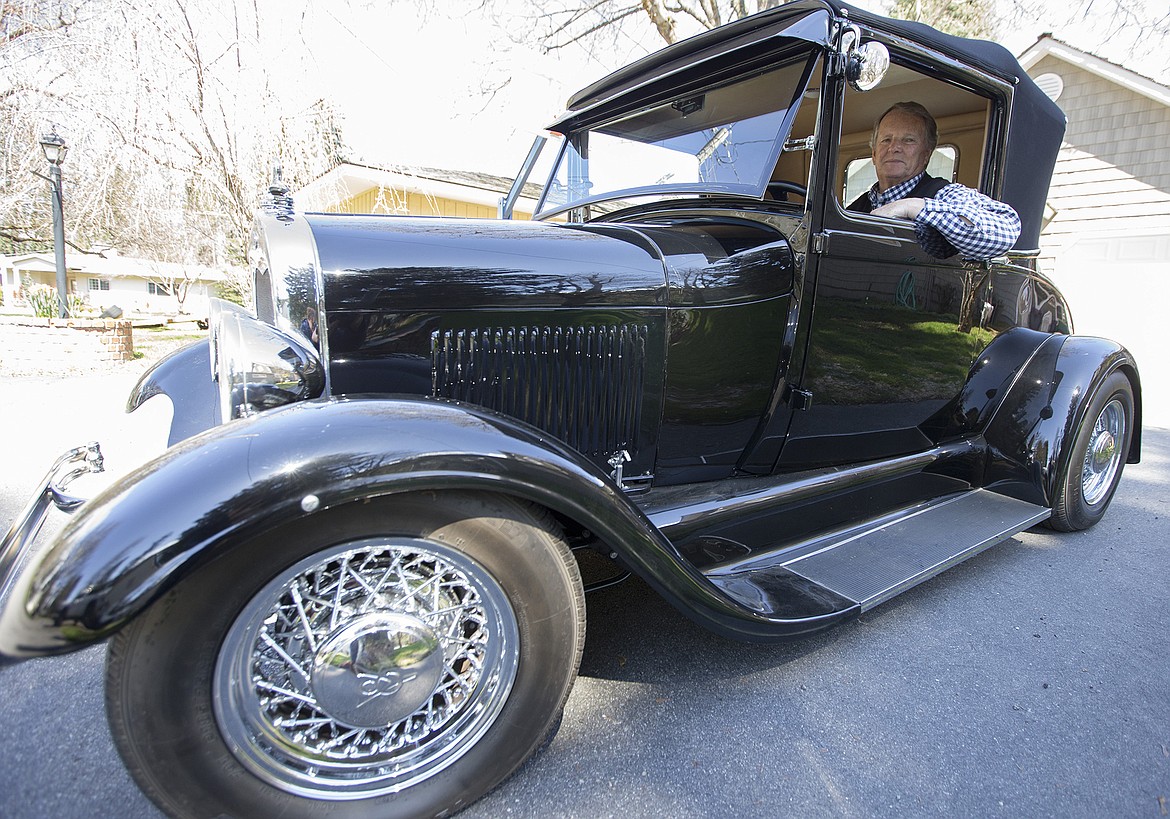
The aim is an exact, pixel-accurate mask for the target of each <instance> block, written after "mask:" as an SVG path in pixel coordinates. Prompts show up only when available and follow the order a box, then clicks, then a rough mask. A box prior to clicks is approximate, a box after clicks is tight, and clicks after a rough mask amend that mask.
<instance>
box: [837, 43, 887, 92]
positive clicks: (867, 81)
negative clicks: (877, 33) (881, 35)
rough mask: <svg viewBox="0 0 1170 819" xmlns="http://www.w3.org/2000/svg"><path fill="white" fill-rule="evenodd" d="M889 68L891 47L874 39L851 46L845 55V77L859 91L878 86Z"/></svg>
mask: <svg viewBox="0 0 1170 819" xmlns="http://www.w3.org/2000/svg"><path fill="white" fill-rule="evenodd" d="M854 42H856V41H854ZM889 68H890V51H889V49H888V48H886V47H885V46H884V45H882V44H881V43H878V42H874V41H873V40H871V41H870V42H868V43H865V44H864V45H860V46H856V45H855V46H853V47H851V48H850V49H849V52H848V53H847V54H846V55H845V79H846V80H847V81H848V82H849V84H850V85H852V86H853V87H854V88H856V89H857V90H858V91H869V90H870V89H871V88H876V87H877V85H878V83H880V82H881V81H882V78H883V77H885V76H886V71H888V70H889Z"/></svg>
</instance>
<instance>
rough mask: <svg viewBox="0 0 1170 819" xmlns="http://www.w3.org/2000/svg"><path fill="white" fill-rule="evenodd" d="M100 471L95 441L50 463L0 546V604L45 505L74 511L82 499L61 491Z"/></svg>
mask: <svg viewBox="0 0 1170 819" xmlns="http://www.w3.org/2000/svg"><path fill="white" fill-rule="evenodd" d="M103 469H104V466H103V459H102V451H101V446H100V445H99V444H98V443H97V442H96V441H94V442H92V443H89V444H86V445H85V446H79V447H75V448H73V449H71V450H69V451H68V452H66V453H65V454H64V455H62V456H61V457H60V458H58V459H57V460H56V461H55V462H54V463H53V466H52V467H50V469H49V471H48V472H47V473H46V474H45V477H44V478H43V479H42V480H41V483H40V485H39V486H38V488H37V490H36V492H35V493H34V495H33V497H32V499H31V500H30V501H29V502H28V504H27V505H26V506H25V507H24V510H23V511H22V512H21V513H20V514H19V515H18V516H17V517H16V520H14V521H13V522H12V527H11V528H10V529H9V530H8V534H6V535H5V536H4V540H3V542H0V601H2V600H4V599H5V598H6V597H7V596H8V593H9V591H10V589H11V588H12V586H13V584H14V583H15V581H16V577H17V575H19V574H20V568H21V566H22V565H23V563H24V561H25V558H27V556H28V553H29V551H30V547H31V546H32V543H33V541H34V540H35V539H36V536H37V533H38V532H40V530H41V524H42V523H44V521H45V516H46V515H47V514H48V512H49V504H53V505H54V506H56V507H57V508H58V509H60V510H61V511H63V512H73V511H75V510H76V509H77V508H78V507H79V506H81V504H83V503H84V502H85V499H84V498H77V497H73V496H71V495H67V494H65V490H66V489H67V488H68V487H69V484H70V483H72V482H73V480H74V479H75V478H78V477H80V476H81V475H86V474H92V473H98V472H102V471H103Z"/></svg>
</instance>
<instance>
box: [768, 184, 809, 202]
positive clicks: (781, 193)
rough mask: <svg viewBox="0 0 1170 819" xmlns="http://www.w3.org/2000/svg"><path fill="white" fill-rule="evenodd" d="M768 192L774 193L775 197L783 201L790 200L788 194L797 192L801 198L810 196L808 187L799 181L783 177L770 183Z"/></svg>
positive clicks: (773, 196)
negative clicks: (790, 180) (791, 180)
mask: <svg viewBox="0 0 1170 819" xmlns="http://www.w3.org/2000/svg"><path fill="white" fill-rule="evenodd" d="M767 190H768V193H770V194H771V195H772V198H773V199H777V200H779V201H781V202H787V201H788V194H790V193H795V194H796V195H797V196H799V197H800V198H801V199H807V198H808V188H806V187H805V186H804V185H801V184H800V183H798V182H789V181H788V180H787V179H781V180H779V181H776V182H769V183H768V188H767Z"/></svg>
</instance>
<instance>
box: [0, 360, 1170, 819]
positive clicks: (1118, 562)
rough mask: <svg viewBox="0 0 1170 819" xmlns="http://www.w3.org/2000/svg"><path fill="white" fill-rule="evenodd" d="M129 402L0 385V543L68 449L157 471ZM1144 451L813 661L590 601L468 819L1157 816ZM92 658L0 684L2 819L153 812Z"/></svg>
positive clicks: (1152, 566)
mask: <svg viewBox="0 0 1170 819" xmlns="http://www.w3.org/2000/svg"><path fill="white" fill-rule="evenodd" d="M131 381H132V379H131V378H130V376H129V375H127V374H123V375H119V376H116V377H107V378H97V377H88V378H81V379H74V380H72V381H70V382H52V381H29V380H23V381H17V380H5V381H0V405H2V406H0V412H2V413H3V415H2V416H0V430H3V435H4V444H3V446H4V452H5V467H4V468H3V470H0V524H2V525H4V526H7V522H8V521H9V520H10V519H11V518H12V517H13V516H14V515H15V514H16V513H17V509H18V506H19V504H20V503H21V502H22V501H23V499H24V497H25V495H26V494H27V492H28V491H29V490H31V488H32V486H33V485H34V483H35V481H36V480H37V478H38V477H39V474H38V473H39V471H40V470H42V469H43V468H44V467H45V466H46V464H47V461H48V459H49V457H50V456H51V454H53V453H55V452H57V451H58V450H62V449H64V448H65V447H66V446H68V445H73V444H75V443H77V442H79V441H84V440H86V439H88V438H94V437H101V438H102V439H103V441H104V442H109V443H110V444H111V446H110V448H109V451H110V454H111V458H110V461H111V468H112V469H113V470H114V471H124V470H126V469H129V468H132V467H133V466H134V465H135V464H136V463H138V462H140V459H142V458H145V457H146V456H147V455H148V454H150V453H151V452H153V451H155V450H158V449H161V446H162V443H161V441H162V435H163V433H162V430H163V429H164V428H165V423H166V420H167V419H166V415H167V413H166V412H165V411H160V408H159V407H155V408H151V407H150V406H149V405H148V407H147V408H144V409H150V410H151V415H150V416H149V417H147V418H146V419H145V420H144V421H142V422H141V423H138V422H139V420H140V419H134V422H133V423H132V422H129V421H125V420H121V419H119V418H118V417H117V416H115V415H112V414H110V413H109V410H111V409H113V408H114V407H115V406H116V403H117V402H118V401H120V400H121V397H122V396H124V394H125V391H126V389H127V388H128V386H129V384H130V383H131ZM70 396H72V397H73V398H74V399H75V400H73V401H70V402H65V400H64V399H66V398H68V397H70ZM76 399H80V400H76ZM156 403H160V404H162V403H163V402H156ZM85 424H92V427H91V429H92V432H90V431H88V430H85V429H84V425H85ZM99 432H100V433H101V434H100V435H99ZM1145 444H1146V445H1145V453H1144V460H1143V463H1142V464H1140V465H1138V466H1136V467H1128V468H1127V469H1126V472H1125V477H1124V478H1123V484H1122V487H1121V491H1120V493H1119V497H1118V498H1117V500H1116V501H1115V502H1114V505H1113V508H1112V509H1111V511H1110V514H1109V516H1108V517H1107V518H1106V520H1105V521H1104V522H1103V523H1102V524H1101V525H1100V526H1098V527H1096V528H1095V529H1094V530H1092V531H1090V532H1086V533H1079V534H1075V535H1063V536H1058V535H1054V534H1050V533H1045V532H1041V531H1036V532H1026V533H1023V534H1021V535H1019V536H1018V537H1016V538H1013V539H1012V540H1010V541H1007V542H1006V543H1004V544H1001V545H1000V546H998V547H996V548H994V549H992V550H990V551H988V552H986V553H984V554H982V555H980V556H978V557H976V558H975V559H973V560H971V561H968V562H967V563H965V564H963V565H961V566H959V567H957V568H956V569H953V570H952V571H950V572H948V573H947V574H945V575H943V576H941V577H939V578H936V579H935V580H933V581H931V582H929V583H927V584H925V585H923V586H920V587H918V588H917V589H914V590H912V591H910V592H908V593H906V594H904V595H902V596H901V597H899V598H896V599H895V600H893V601H891V602H890V603H888V604H886V605H884V606H882V607H880V608H879V609H877V610H875V611H873V612H871V613H869V614H867V615H866V616H865V617H863V618H861V619H860V620H859V621H856V622H854V623H851V624H848V625H846V626H843V627H841V628H838V629H836V630H834V631H832V632H830V633H828V634H824V635H821V636H818V637H814V638H811V639H806V640H802V641H799V642H795V643H790V644H785V645H779V646H752V645H747V646H745V645H741V644H738V643H732V642H728V641H726V640H722V639H720V638H718V637H715V636H713V635H710V634H708V633H707V632H705V631H703V630H701V629H700V628H698V627H696V626H694V625H693V624H691V623H690V622H689V621H688V620H686V619H685V618H684V617H682V616H681V615H679V614H677V613H676V612H675V611H674V610H673V609H671V608H670V607H668V606H667V605H665V604H663V603H662V602H661V601H660V600H659V599H658V598H656V597H655V596H654V595H653V594H652V593H651V592H649V591H648V590H647V589H646V587H645V586H643V585H641V584H639V583H628V584H626V585H624V586H621V587H618V588H616V589H613V590H609V591H605V592H601V593H598V594H596V595H593V596H591V597H590V598H589V637H588V642H587V645H586V648H585V657H584V663H583V666H582V669H581V677H580V679H579V681H578V683H577V686H576V688H575V689H574V692H573V694H572V696H571V698H570V700H569V704H568V707H567V709H566V713H565V719H564V722H563V724H562V726H561V729H560V732H559V733H558V734H557V736H556V738H555V740H554V741H553V742H552V743H551V744H550V745H549V746H548V747H547V748H546V749H545V751H544V752H543V753H541V754H540V755H538V756H537V757H536V758H535V759H533V760H531V761H530V762H529V763H528V764H527V765H526V766H525V767H524V768H522V769H521V770H520V771H519V772H518V774H517V775H516V776H514V777H513V778H512V779H511V780H509V781H508V782H507V783H505V785H504V786H503V787H501V788H499V789H498V790H497V791H495V792H494V793H492V794H490V795H489V796H488V797H487V798H486V799H484V800H482V801H481V802H479V803H478V804H476V805H475V806H473V807H472V808H471V809H470V810H468V811H467V812H465V813H464V814H462V816H467V817H502V816H515V817H595V816H596V817H602V816H621V817H624V819H629V817H660V816H661V817H665V816H670V817H677V816H735V817H777V816H799V817H820V816H825V817H830V816H832V817H837V816H859V817H875V816H876V817H885V816H889V817H895V816H896V817H902V816H938V815H947V816H960V817H967V816H970V817H988V816H1008V817H1036V816H1061V817H1161V816H1165V815H1167V813H1168V812H1170V662H1168V658H1170V546H1168V542H1170V501H1168V498H1170V431H1167V429H1166V428H1147V429H1146V434H1145ZM114 446H117V447H119V448H120V449H121V451H124V452H126V453H128V454H127V455H125V456H124V457H123V458H121V459H119V458H118V456H117V454H115V449H114ZM90 480H96V479H90ZM102 661H103V653H102V650H101V649H100V648H97V649H91V650H88V651H85V652H82V653H79V654H75V655H71V656H68V657H62V658H53V659H47V660H34V661H31V662H28V663H24V664H21V665H18V666H13V667H10V668H5V669H0V714H3V720H4V726H5V735H6V740H5V741H4V742H3V743H0V789H2V791H3V796H2V797H0V817H10V818H11V819H34V818H36V819H40V817H60V819H71V818H72V817H77V818H78V819H81V818H82V817H86V818H87V819H88V817H95V816H102V817H105V816H108V817H128V818H129V817H154V816H157V815H158V813H157V811H156V810H155V809H154V808H153V807H152V806H151V805H150V804H149V803H148V802H147V801H146V800H145V798H144V797H142V796H141V795H140V794H139V792H138V791H137V789H136V788H135V786H134V785H133V783H132V782H131V781H130V779H129V777H128V776H127V774H126V773H125V771H124V769H123V768H122V765H121V763H120V762H119V760H118V757H117V755H116V753H115V752H114V750H113V747H112V745H111V742H110V738H109V732H108V729H107V728H106V724H105V718H104V715H103V710H102V693H101V688H102V668H101V665H102Z"/></svg>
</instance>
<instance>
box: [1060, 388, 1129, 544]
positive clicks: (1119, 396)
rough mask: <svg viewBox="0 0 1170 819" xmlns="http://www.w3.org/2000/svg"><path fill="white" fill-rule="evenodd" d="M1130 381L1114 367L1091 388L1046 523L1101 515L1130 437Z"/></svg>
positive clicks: (1074, 526)
mask: <svg viewBox="0 0 1170 819" xmlns="http://www.w3.org/2000/svg"><path fill="white" fill-rule="evenodd" d="M1133 422H1134V400H1133V387H1132V385H1131V384H1130V383H1129V379H1128V378H1126V377H1125V375H1123V374H1122V373H1119V372H1115V373H1113V374H1112V375H1110V376H1109V378H1107V379H1106V380H1105V383H1103V384H1102V385H1101V386H1100V388H1098V390H1097V391H1096V392H1095V393H1094V394H1093V397H1092V399H1091V400H1090V402H1089V407H1088V410H1087V411H1086V412H1085V415H1084V418H1082V419H1081V423H1080V425H1079V426H1078V427H1077V431H1076V434H1075V435H1074V436H1073V441H1072V449H1071V450H1070V452H1069V455H1068V457H1067V458H1066V460H1065V463H1064V466H1063V468H1062V472H1061V477H1060V484H1059V486H1058V489H1057V494H1056V498H1055V502H1054V503H1053V505H1052V517H1050V518H1049V519H1048V521H1047V525H1048V526H1049V528H1052V529H1055V530H1057V531H1058V532H1076V531H1080V530H1082V529H1088V528H1089V527H1090V526H1093V525H1095V524H1096V523H1097V522H1098V521H1100V520H1101V518H1102V517H1104V516H1105V510H1106V509H1108V508H1109V502H1110V501H1111V500H1113V493H1114V492H1116V491H1117V484H1118V482H1119V481H1120V480H1121V471H1122V469H1123V468H1124V466H1125V459H1126V453H1128V452H1129V444H1130V439H1131V438H1132V437H1133Z"/></svg>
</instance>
